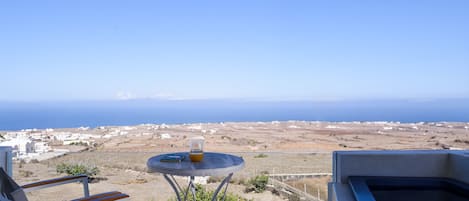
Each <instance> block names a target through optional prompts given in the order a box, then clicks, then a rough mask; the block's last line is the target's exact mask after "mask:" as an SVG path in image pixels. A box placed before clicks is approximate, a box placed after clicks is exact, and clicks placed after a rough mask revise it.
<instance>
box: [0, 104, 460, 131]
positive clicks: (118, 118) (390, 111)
mask: <svg viewBox="0 0 469 201" xmlns="http://www.w3.org/2000/svg"><path fill="white" fill-rule="evenodd" d="M468 103H469V99H451V100H432V101H403V100H391V101H387V100H374V101H335V102H313V101H277V102H275V101H232V100H183V101H176V100H171V101H161V100H127V101H83V102H40V103H39V102H38V103H17V102H2V103H0V130H19V129H27V128H67V127H79V126H90V127H97V126H106V125H135V124H142V123H154V124H161V123H166V124H176V123H198V122H245V121H284V120H305V121H399V122H437V121H456V122H469V104H468Z"/></svg>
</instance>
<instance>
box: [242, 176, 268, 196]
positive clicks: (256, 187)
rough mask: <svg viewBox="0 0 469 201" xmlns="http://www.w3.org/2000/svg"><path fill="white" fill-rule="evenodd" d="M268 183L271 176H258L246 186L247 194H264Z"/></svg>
mask: <svg viewBox="0 0 469 201" xmlns="http://www.w3.org/2000/svg"><path fill="white" fill-rule="evenodd" d="M267 182H269V176H267V175H263V174H262V175H258V176H256V177H254V178H251V179H249V181H248V185H247V186H246V189H244V191H245V192H247V193H249V192H252V191H254V192H256V193H262V192H264V191H265V188H266V186H267Z"/></svg>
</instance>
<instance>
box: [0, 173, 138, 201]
mask: <svg viewBox="0 0 469 201" xmlns="http://www.w3.org/2000/svg"><path fill="white" fill-rule="evenodd" d="M74 182H81V183H83V193H84V197H82V198H78V199H74V200H73V201H114V200H120V201H124V200H129V199H130V198H129V196H128V195H126V194H123V193H121V192H118V191H112V192H107V193H101V194H96V195H91V196H90V193H89V189H88V177H87V176H86V175H79V176H68V177H61V178H56V179H50V180H44V181H39V182H34V183H30V184H26V185H24V186H19V185H18V184H17V183H16V182H15V181H13V179H12V178H11V177H10V176H9V175H8V174H7V173H6V172H5V171H4V170H3V168H0V193H1V194H0V201H27V200H28V199H27V198H26V194H25V193H27V192H31V191H34V190H39V189H43V188H48V187H53V186H58V185H62V184H68V183H74Z"/></svg>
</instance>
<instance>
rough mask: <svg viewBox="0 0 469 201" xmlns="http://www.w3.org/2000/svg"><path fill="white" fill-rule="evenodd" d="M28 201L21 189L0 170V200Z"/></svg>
mask: <svg viewBox="0 0 469 201" xmlns="http://www.w3.org/2000/svg"><path fill="white" fill-rule="evenodd" d="M5 199H6V200H11V201H28V199H27V198H26V195H25V193H24V191H23V189H21V187H20V186H19V185H18V184H17V183H16V182H15V181H13V179H12V178H11V177H10V176H9V175H8V174H7V173H6V172H5V170H3V168H0V200H5Z"/></svg>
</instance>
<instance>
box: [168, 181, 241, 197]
mask: <svg viewBox="0 0 469 201" xmlns="http://www.w3.org/2000/svg"><path fill="white" fill-rule="evenodd" d="M184 192H186V189H184ZM213 194H214V191H208V190H206V189H205V188H204V187H203V186H202V185H200V184H196V185H195V197H196V200H197V201H212V196H213ZM180 196H181V198H184V195H183V194H182V193H181V195H180ZM222 198H223V192H222V191H220V192H219V193H218V195H217V200H222ZM175 200H176V198H171V199H169V201H175ZM187 200H188V201H194V199H193V197H192V194H191V192H190V191H189V195H187ZM225 200H226V201H248V200H246V199H244V198H242V197H241V196H239V195H234V194H232V193H228V192H227V193H226V197H225Z"/></svg>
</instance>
